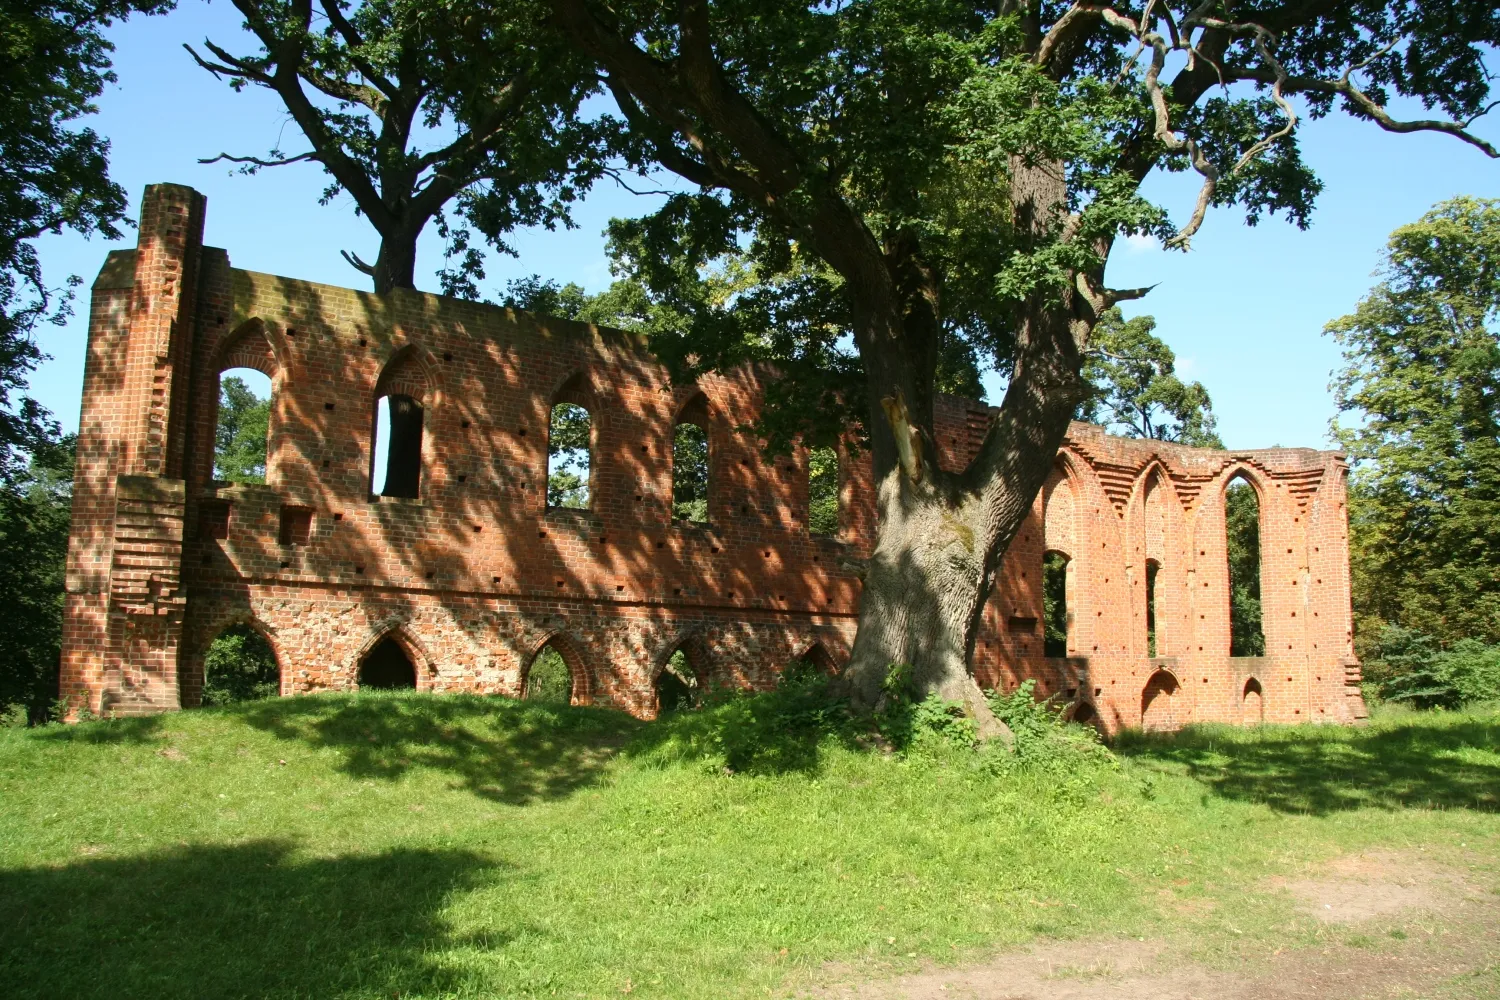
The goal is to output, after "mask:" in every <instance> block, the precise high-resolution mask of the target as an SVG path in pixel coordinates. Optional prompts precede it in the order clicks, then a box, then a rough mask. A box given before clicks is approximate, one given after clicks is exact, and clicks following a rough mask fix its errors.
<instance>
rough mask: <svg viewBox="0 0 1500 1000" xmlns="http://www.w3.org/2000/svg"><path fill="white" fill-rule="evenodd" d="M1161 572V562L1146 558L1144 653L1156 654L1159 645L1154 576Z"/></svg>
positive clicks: (1148, 654)
mask: <svg viewBox="0 0 1500 1000" xmlns="http://www.w3.org/2000/svg"><path fill="white" fill-rule="evenodd" d="M1160 572H1161V563H1159V562H1157V561H1156V560H1155V559H1147V560H1146V655H1147V656H1156V655H1157V649H1159V648H1160V647H1159V646H1158V644H1157V641H1156V623H1157V621H1158V619H1157V617H1156V577H1157V574H1159V573H1160Z"/></svg>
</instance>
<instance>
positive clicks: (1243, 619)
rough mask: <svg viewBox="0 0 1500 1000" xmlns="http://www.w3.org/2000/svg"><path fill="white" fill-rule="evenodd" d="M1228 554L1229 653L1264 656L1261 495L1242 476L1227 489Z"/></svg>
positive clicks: (1226, 525) (1226, 540)
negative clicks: (1261, 601)
mask: <svg viewBox="0 0 1500 1000" xmlns="http://www.w3.org/2000/svg"><path fill="white" fill-rule="evenodd" d="M1224 533H1225V542H1226V545H1225V547H1226V549H1227V550H1228V553H1229V655H1230V656H1265V655H1266V637H1265V633H1264V632H1262V631H1261V604H1260V494H1258V493H1257V492H1256V491H1255V487H1254V486H1252V485H1251V484H1250V482H1249V480H1247V479H1246V478H1245V477H1244V476H1243V475H1238V476H1235V477H1234V478H1233V479H1231V480H1230V481H1229V485H1228V486H1227V487H1226V488H1225V490H1224Z"/></svg>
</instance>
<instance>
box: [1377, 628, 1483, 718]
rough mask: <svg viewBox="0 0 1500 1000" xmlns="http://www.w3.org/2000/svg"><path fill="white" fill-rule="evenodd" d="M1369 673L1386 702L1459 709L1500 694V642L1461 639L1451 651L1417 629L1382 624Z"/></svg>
mask: <svg viewBox="0 0 1500 1000" xmlns="http://www.w3.org/2000/svg"><path fill="white" fill-rule="evenodd" d="M1371 653H1372V656H1371V658H1370V660H1369V661H1368V662H1367V663H1366V664H1365V677H1366V679H1367V680H1368V681H1369V682H1370V684H1371V685H1372V686H1373V687H1374V689H1375V693H1376V695H1377V696H1378V697H1379V698H1381V699H1382V700H1385V701H1390V702H1397V703H1401V704H1407V705H1411V706H1413V707H1416V708H1457V707H1459V706H1460V705H1465V704H1470V703H1473V702H1479V701H1487V700H1490V699H1493V698H1500V646H1490V645H1486V644H1485V643H1483V642H1481V641H1480V640H1478V639H1461V640H1459V641H1458V642H1456V643H1454V644H1453V647H1452V648H1451V649H1447V650H1445V649H1442V648H1441V647H1439V645H1438V643H1437V640H1436V639H1434V638H1433V637H1432V636H1430V635H1427V634H1426V633H1424V632H1419V631H1417V630H1416V629H1411V628H1405V627H1403V626H1401V625H1386V626H1385V627H1384V628H1382V629H1381V630H1380V632H1379V634H1378V636H1377V638H1376V640H1375V643H1374V645H1373V648H1372V650H1371Z"/></svg>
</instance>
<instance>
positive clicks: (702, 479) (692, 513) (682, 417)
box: [672, 392, 712, 524]
mask: <svg viewBox="0 0 1500 1000" xmlns="http://www.w3.org/2000/svg"><path fill="white" fill-rule="evenodd" d="M708 428H709V414H708V398H707V397H706V396H704V395H703V393H701V392H700V393H698V394H697V395H695V396H694V397H693V398H692V399H690V400H688V402H687V404H686V405H684V406H683V407H682V409H680V410H678V411H677V419H676V420H675V421H674V422H673V425H672V517H673V518H674V519H675V520H678V521H690V522H693V523H695V524H707V523H708V521H709V504H708V497H709V485H710V483H711V481H712V451H711V448H710V445H709V436H708Z"/></svg>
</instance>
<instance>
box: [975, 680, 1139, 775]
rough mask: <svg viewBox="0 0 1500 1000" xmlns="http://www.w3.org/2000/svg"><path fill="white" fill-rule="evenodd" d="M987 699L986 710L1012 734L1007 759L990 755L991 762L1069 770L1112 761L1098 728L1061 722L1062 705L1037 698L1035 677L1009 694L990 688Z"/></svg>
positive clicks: (1001, 764)
mask: <svg viewBox="0 0 1500 1000" xmlns="http://www.w3.org/2000/svg"><path fill="white" fill-rule="evenodd" d="M989 700H990V709H991V710H992V711H993V712H994V713H995V715H996V716H997V717H998V718H999V719H1000V721H1001V722H1003V723H1005V724H1006V725H1007V726H1009V727H1010V731H1011V734H1012V735H1013V736H1014V737H1015V745H1014V747H1013V750H1014V752H1013V753H1012V754H1009V755H1007V757H1008V758H1009V759H1008V760H1007V759H1006V757H993V758H992V761H991V763H992V764H994V765H997V766H1007V767H1008V766H1021V767H1029V768H1039V769H1043V770H1057V771H1060V772H1073V771H1076V770H1079V769H1080V765H1099V764H1106V763H1113V761H1114V757H1113V756H1112V755H1111V754H1110V752H1109V750H1108V749H1107V748H1106V747H1105V746H1104V744H1103V743H1102V742H1101V741H1100V738H1099V731H1098V730H1096V729H1094V727H1092V726H1086V725H1083V724H1081V723H1074V722H1067V721H1064V719H1063V712H1064V710H1065V709H1064V707H1063V706H1060V705H1056V704H1054V703H1053V701H1052V699H1050V698H1048V699H1045V700H1041V701H1038V700H1037V697H1036V681H1035V680H1025V681H1022V682H1021V684H1020V685H1019V686H1018V687H1017V688H1016V689H1015V690H1014V691H1011V692H1010V693H1009V694H1002V693H1001V692H999V691H992V692H990V695H989ZM1085 769H1086V768H1085Z"/></svg>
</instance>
